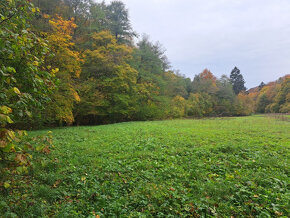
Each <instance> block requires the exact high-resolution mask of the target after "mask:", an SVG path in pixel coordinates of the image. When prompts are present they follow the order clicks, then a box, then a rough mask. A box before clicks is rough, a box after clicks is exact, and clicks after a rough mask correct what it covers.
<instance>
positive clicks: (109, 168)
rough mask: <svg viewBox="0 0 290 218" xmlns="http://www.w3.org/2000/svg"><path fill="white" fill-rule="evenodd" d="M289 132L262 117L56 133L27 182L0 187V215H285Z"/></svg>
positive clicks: (135, 124)
mask: <svg viewBox="0 0 290 218" xmlns="http://www.w3.org/2000/svg"><path fill="white" fill-rule="evenodd" d="M289 130H290V126H289V122H287V121H285V120H284V121H283V120H279V119H275V118H274V117H263V116H254V117H240V118H215V119H214V118H213V119H200V120H173V121H154V122H130V123H120V124H114V125H105V126H95V127H72V128H60V129H53V130H52V132H53V137H54V143H53V144H54V148H53V149H52V152H51V153H50V154H49V155H43V154H42V153H38V155H39V156H37V154H34V157H35V158H36V159H37V158H38V160H39V161H38V162H35V163H34V165H33V166H32V167H31V168H30V170H29V173H28V174H27V175H26V176H27V177H29V183H25V179H23V182H22V185H20V186H17V187H18V188H13V186H10V187H7V188H4V187H3V188H1V194H0V214H2V217H17V216H19V217H46V216H55V217H98V216H100V217H142V216H143V217H150V216H151V217H164V216H166V217H180V216H183V217H190V216H193V217H208V216H219V217H230V216H232V217H275V216H282V217H283V216H284V217H287V216H288V215H289V211H287V208H289V190H288V184H289V177H288V175H289V144H290V143H289ZM43 134H47V131H35V132H30V133H29V137H36V136H40V135H43ZM41 155H42V156H41ZM40 156H41V157H40Z"/></svg>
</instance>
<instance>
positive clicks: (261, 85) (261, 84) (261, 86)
mask: <svg viewBox="0 0 290 218" xmlns="http://www.w3.org/2000/svg"><path fill="white" fill-rule="evenodd" d="M265 85H266V84H265V83H264V82H261V83H260V85H259V86H258V87H259V90H261V89H262V88H263V87H264V86H265Z"/></svg>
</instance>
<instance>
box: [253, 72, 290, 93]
mask: <svg viewBox="0 0 290 218" xmlns="http://www.w3.org/2000/svg"><path fill="white" fill-rule="evenodd" d="M286 78H290V74H286V75H285V76H282V77H280V78H279V79H278V80H276V81H272V82H269V83H267V84H265V86H273V85H275V84H280V83H282V82H283V81H284V80H285V79H286ZM259 89H260V87H259V86H256V87H254V88H251V89H249V90H248V93H255V92H258V91H259Z"/></svg>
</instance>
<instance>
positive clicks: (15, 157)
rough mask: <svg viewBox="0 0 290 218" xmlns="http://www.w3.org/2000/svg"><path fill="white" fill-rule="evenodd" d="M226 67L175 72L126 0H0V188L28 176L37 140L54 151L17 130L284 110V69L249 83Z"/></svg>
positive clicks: (288, 86)
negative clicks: (138, 27) (139, 27)
mask: <svg viewBox="0 0 290 218" xmlns="http://www.w3.org/2000/svg"><path fill="white" fill-rule="evenodd" d="M196 52H198V51H196ZM234 64H235V63H233V66H234ZM224 73H225V74H224V75H223V76H221V77H220V78H217V77H216V76H215V75H214V72H211V71H210V69H207V68H206V66H205V69H204V70H203V71H202V72H193V74H195V76H194V78H187V77H186V76H184V75H183V74H182V73H180V72H179V71H178V70H174V66H171V64H170V60H168V58H167V56H166V49H165V48H164V47H163V46H162V44H161V43H159V42H152V41H151V40H150V37H149V36H148V35H146V34H144V35H140V34H139V33H137V32H136V31H134V29H133V28H132V25H131V21H130V19H129V11H128V9H127V8H126V5H125V4H124V3H123V2H122V1H112V2H111V3H105V2H95V1H92V0H1V2H0V162H1V173H2V175H1V177H0V187H4V188H5V189H8V188H9V187H10V186H11V185H12V183H9V182H5V181H6V179H7V178H9V177H12V175H15V174H21V173H28V171H29V170H28V168H29V167H30V165H32V164H31V163H32V159H33V157H32V156H31V154H32V153H31V152H30V151H31V150H33V149H32V147H33V146H36V148H35V149H34V150H33V152H41V153H42V154H49V153H50V149H49V147H50V145H51V144H52V138H51V135H50V134H47V135H46V136H44V137H43V138H37V139H34V142H33V143H32V142H31V141H30V142H27V141H25V137H26V135H27V132H25V131H22V130H37V129H45V128H51V127H64V126H83V125H84V126H91V125H100V124H112V123H120V122H127V121H152V120H168V119H179V118H204V117H237V116H248V115H252V114H257V113H258V114H264V113H285V114H287V113H289V112H290V75H289V74H288V75H285V76H284V77H281V78H277V80H276V81H273V82H270V83H267V84H265V83H264V82H261V83H260V85H259V86H257V87H254V88H250V89H247V88H246V87H245V80H244V77H243V75H242V72H241V71H240V70H239V69H238V67H234V68H233V70H232V71H231V72H224ZM273 73H275V72H273ZM262 80H263V78H261V81H262ZM259 82H260V81H259ZM259 82H258V83H259ZM23 142H24V145H23ZM31 144H34V145H33V146H32V145H31ZM36 156H37V154H36ZM9 181H10V180H9ZM15 186H17V185H15ZM0 209H1V208H0Z"/></svg>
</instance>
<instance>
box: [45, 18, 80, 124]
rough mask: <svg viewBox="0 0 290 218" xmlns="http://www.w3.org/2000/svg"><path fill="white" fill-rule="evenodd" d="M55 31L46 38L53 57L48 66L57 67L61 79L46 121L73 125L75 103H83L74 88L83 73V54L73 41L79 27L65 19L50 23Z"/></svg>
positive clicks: (57, 73) (47, 61) (49, 57)
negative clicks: (75, 49)
mask: <svg viewBox="0 0 290 218" xmlns="http://www.w3.org/2000/svg"><path fill="white" fill-rule="evenodd" d="M49 23H50V25H51V29H52V32H49V33H48V35H47V40H48V45H49V47H50V49H51V51H53V52H54V56H48V57H47V58H46V63H47V64H48V65H49V66H51V67H53V68H57V72H56V77H57V78H58V79H59V85H58V87H57V89H56V90H55V91H54V92H53V93H52V95H51V98H52V99H53V102H51V103H50V104H48V105H46V109H45V111H44V114H45V116H44V120H45V121H46V122H49V123H55V122H58V123H60V124H62V123H66V124H69V125H70V124H72V123H73V122H74V116H73V108H74V103H76V102H79V101H80V97H79V95H78V93H77V91H76V89H75V87H76V82H75V80H76V79H77V78H79V76H80V73H81V63H82V59H81V55H80V53H79V52H77V51H74V50H73V49H74V43H72V42H71V40H72V34H73V31H74V29H75V28H76V27H77V26H76V24H75V23H74V18H71V20H64V19H63V18H62V17H60V16H57V18H55V19H52V20H50V21H49Z"/></svg>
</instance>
